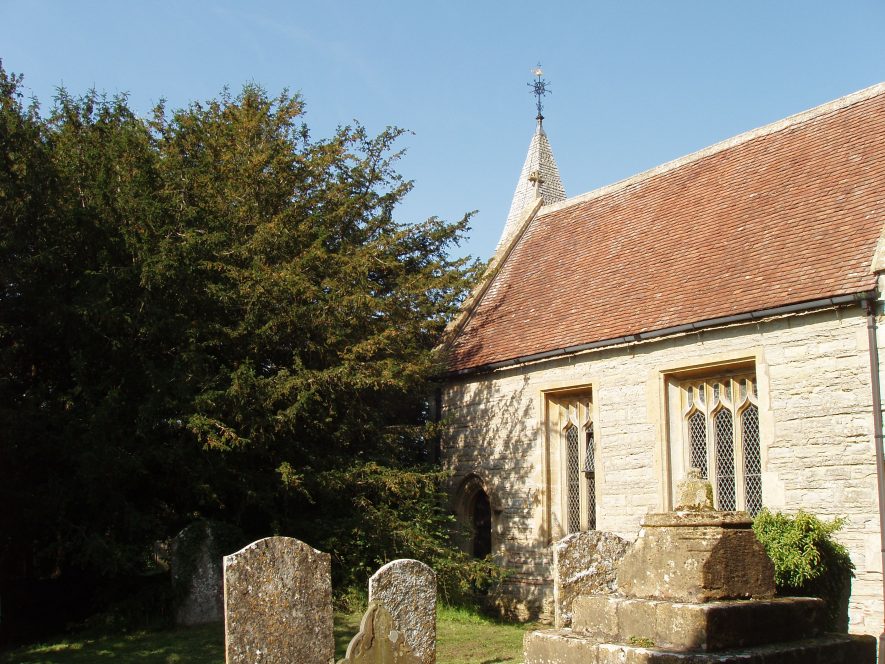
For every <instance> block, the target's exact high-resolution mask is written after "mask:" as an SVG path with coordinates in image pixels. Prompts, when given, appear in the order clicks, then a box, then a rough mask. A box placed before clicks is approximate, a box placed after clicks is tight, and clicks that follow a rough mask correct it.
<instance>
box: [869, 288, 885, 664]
mask: <svg viewBox="0 0 885 664" xmlns="http://www.w3.org/2000/svg"><path fill="white" fill-rule="evenodd" d="M876 305H877V302H876V298H875V297H870V298H869V299H868V300H866V301H865V302H864V308H865V309H866V311H867V336H868V339H869V348H870V385H871V388H872V392H873V431H874V433H873V442H874V445H875V446H876V485H877V488H878V490H879V544H880V549H881V555H882V569H883V570H885V458H883V456H885V453H883V449H882V443H883V434H882V390H881V385H880V381H879V342H878V339H877V338H876ZM882 597H883V599H885V574H883V575H882ZM878 661H880V662H885V625H883V628H882V633H881V634H880V635H879V660H878Z"/></svg>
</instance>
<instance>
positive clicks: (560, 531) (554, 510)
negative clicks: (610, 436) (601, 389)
mask: <svg viewBox="0 0 885 664" xmlns="http://www.w3.org/2000/svg"><path fill="white" fill-rule="evenodd" d="M593 394H594V389H593V383H587V382H584V383H577V384H576V383H561V382H560V383H553V384H549V385H545V386H544V387H543V388H542V389H541V390H540V401H541V410H540V411H539V412H540V413H541V417H542V422H541V423H540V424H541V426H540V427H539V429H540V431H541V433H542V437H543V442H542V449H543V454H542V464H543V469H542V475H543V478H544V480H543V490H542V504H543V518H542V524H543V525H542V531H543V532H544V533H545V534H546V535H547V537H546V539H547V541H548V543H549V542H552V541H555V540H558V539H561V538H562V537H565V535H566V534H567V530H568V529H567V526H566V513H567V512H566V510H567V508H566V505H565V501H566V496H565V489H564V487H563V480H564V477H565V455H564V453H563V450H562V446H563V436H562V434H563V432H564V431H565V428H566V427H565V425H564V424H563V426H560V422H559V417H558V414H557V415H556V416H554V415H555V411H557V410H558V409H559V408H560V407H561V403H562V402H563V401H570V400H586V401H587V402H589V412H588V413H583V414H582V415H580V416H579V417H578V418H577V419H578V420H580V421H576V420H575V419H574V418H572V419H571V423H572V424H574V425H576V426H577V427H578V431H579V432H580V435H581V436H580V439H579V441H580V442H579V447H582V446H583V445H584V441H585V438H584V436H585V433H586V429H585V425H586V424H588V423H589V422H596V421H597V419H598V415H599V413H598V411H597V405H596V402H595V400H594V399H593V398H592V395H593ZM599 444H600V441H599V434H598V433H596V434H595V437H594V445H595V446H596V505H597V510H598V509H599V505H600V499H599V496H600V487H602V486H603V485H604V481H605V480H604V477H603V472H602V464H601V463H600V459H601V457H600V455H599ZM583 461H584V457H583V453H582V455H581V463H582V464H583ZM585 486H586V485H585V483H584V481H583V474H582V482H581V493H582V498H581V500H582V511H581V529H582V530H585V529H586V522H587V514H586V510H585V509H584V507H585V506H584V501H585V496H583V493H584V491H585Z"/></svg>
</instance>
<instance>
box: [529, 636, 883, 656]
mask: <svg viewBox="0 0 885 664" xmlns="http://www.w3.org/2000/svg"><path fill="white" fill-rule="evenodd" d="M523 648H524V650H523V652H524V664H708V663H709V664H714V663H715V664H875V662H876V639H875V638H874V637H872V636H855V635H848V634H826V635H824V636H818V637H815V638H812V639H803V640H801V641H795V642H792V643H776V644H769V645H764V646H755V647H752V648H736V649H731V650H725V651H720V652H706V653H698V652H677V651H673V650H665V649H662V648H645V647H642V646H639V645H627V644H616V643H600V642H599V641H598V640H596V639H593V638H592V637H589V636H582V635H580V634H576V633H575V632H573V631H572V630H571V629H556V630H552V629H551V630H539V631H534V632H528V633H527V634H526V635H525V639H524V646H523Z"/></svg>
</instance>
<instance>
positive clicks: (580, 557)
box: [553, 530, 629, 627]
mask: <svg viewBox="0 0 885 664" xmlns="http://www.w3.org/2000/svg"><path fill="white" fill-rule="evenodd" d="M628 546H629V543H628V542H627V540H624V539H621V538H620V537H618V536H617V535H614V534H612V533H606V532H602V531H598V530H591V531H587V532H581V533H573V534H571V535H568V536H567V537H564V538H563V539H561V540H559V541H558V542H557V543H556V544H554V545H553V602H554V625H555V626H556V627H568V626H569V625H571V622H572V602H574V599H575V597H577V596H578V595H584V594H589V593H600V594H608V593H613V592H614V591H615V588H616V579H615V570H616V569H617V565H618V561H620V560H621V558H623V556H624V554H625V553H626V551H627V547H628Z"/></svg>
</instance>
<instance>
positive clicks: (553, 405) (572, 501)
mask: <svg viewBox="0 0 885 664" xmlns="http://www.w3.org/2000/svg"><path fill="white" fill-rule="evenodd" d="M547 403H548V411H547V412H548V421H549V425H550V429H549V430H548V431H549V432H550V436H551V438H550V444H551V448H550V449H549V450H548V454H550V456H549V457H548V458H549V459H550V460H551V462H552V463H553V465H552V470H553V471H554V472H555V473H556V475H555V476H553V477H551V481H552V482H551V493H550V494H548V495H549V498H550V499H551V503H550V504H549V505H550V509H551V511H550V518H551V520H552V524H553V527H554V528H555V529H558V530H559V533H560V534H559V535H558V536H562V534H570V533H575V532H579V531H582V530H593V529H595V528H596V523H597V505H598V501H597V489H598V488H599V485H600V483H599V482H597V477H598V475H597V473H598V471H599V470H600V468H599V457H598V450H597V447H596V444H597V440H596V435H595V430H594V428H593V402H592V400H591V398H590V394H589V392H583V391H582V392H570V393H566V394H563V395H558V394H555V395H551V396H549V397H548V402H547ZM554 532H555V531H554Z"/></svg>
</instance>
